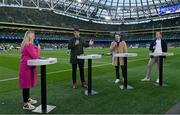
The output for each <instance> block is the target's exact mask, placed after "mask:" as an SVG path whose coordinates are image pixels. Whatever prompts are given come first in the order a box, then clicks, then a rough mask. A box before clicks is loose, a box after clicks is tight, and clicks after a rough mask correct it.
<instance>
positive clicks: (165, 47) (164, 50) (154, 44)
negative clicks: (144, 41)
mask: <svg viewBox="0 0 180 115" xmlns="http://www.w3.org/2000/svg"><path fill="white" fill-rule="evenodd" d="M155 46H156V40H153V41H151V43H150V47H149V50H150V51H151V52H152V53H153V52H154V50H155ZM161 48H162V52H167V51H168V47H167V43H166V42H165V41H164V40H161ZM151 58H153V56H151Z"/></svg>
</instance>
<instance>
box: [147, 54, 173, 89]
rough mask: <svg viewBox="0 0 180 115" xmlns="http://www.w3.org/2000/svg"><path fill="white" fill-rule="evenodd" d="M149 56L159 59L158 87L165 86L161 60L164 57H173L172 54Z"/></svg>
mask: <svg viewBox="0 0 180 115" xmlns="http://www.w3.org/2000/svg"><path fill="white" fill-rule="evenodd" d="M149 55H150V56H154V57H159V86H161V87H162V86H167V84H164V83H163V58H164V57H165V56H174V53H166V52H162V53H149Z"/></svg>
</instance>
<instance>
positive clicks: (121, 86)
mask: <svg viewBox="0 0 180 115" xmlns="http://www.w3.org/2000/svg"><path fill="white" fill-rule="evenodd" d="M119 88H120V89H122V90H123V89H128V90H129V89H134V88H133V87H132V86H130V85H127V88H125V87H124V85H120V86H119Z"/></svg>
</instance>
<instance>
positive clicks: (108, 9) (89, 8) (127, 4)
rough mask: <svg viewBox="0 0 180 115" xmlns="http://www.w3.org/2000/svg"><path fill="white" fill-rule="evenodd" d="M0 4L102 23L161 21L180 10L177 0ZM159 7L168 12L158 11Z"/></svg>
mask: <svg viewBox="0 0 180 115" xmlns="http://www.w3.org/2000/svg"><path fill="white" fill-rule="evenodd" d="M7 1H8V0H7ZM11 1H12V2H11ZM0 3H1V5H2V6H10V7H12V6H13V7H14V6H16V7H24V8H38V9H40V10H43V9H49V10H53V12H54V13H57V14H61V15H66V16H70V17H73V18H78V19H80V20H84V21H91V22H95V23H103V24H136V23H145V22H149V21H156V20H164V19H167V18H174V17H179V14H178V13H177V12H179V9H180V0H9V2H6V0H0ZM162 7H165V8H167V9H163V10H166V11H167V10H169V11H167V12H171V13H167V14H166V13H164V14H161V11H160V9H161V8H162ZM171 9H175V10H176V11H174V10H173V12H172V11H171Z"/></svg>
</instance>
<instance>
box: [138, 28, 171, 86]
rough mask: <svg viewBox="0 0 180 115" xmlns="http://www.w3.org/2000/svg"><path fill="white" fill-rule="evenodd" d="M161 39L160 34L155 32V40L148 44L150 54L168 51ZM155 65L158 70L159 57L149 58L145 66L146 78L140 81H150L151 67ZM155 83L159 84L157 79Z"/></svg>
mask: <svg viewBox="0 0 180 115" xmlns="http://www.w3.org/2000/svg"><path fill="white" fill-rule="evenodd" d="M161 38H162V33H161V32H156V40H153V41H152V42H151V43H150V47H149V50H150V51H151V52H152V53H163V52H167V50H168V48H167V43H166V42H165V41H164V40H162V39H161ZM155 63H157V65H158V68H159V57H154V56H151V57H150V59H149V63H148V65H147V73H146V77H145V78H144V79H142V80H141V81H150V80H151V71H152V68H153V65H154V64H155ZM158 70H159V69H158ZM156 83H159V77H158V78H157V80H156Z"/></svg>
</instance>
